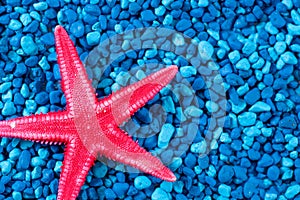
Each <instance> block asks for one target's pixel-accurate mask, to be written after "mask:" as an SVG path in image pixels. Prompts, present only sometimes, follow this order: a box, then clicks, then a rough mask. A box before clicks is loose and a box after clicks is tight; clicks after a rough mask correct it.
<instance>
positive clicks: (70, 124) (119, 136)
mask: <svg viewBox="0 0 300 200" xmlns="http://www.w3.org/2000/svg"><path fill="white" fill-rule="evenodd" d="M55 43H56V52H57V60H58V64H59V66H60V73H61V79H62V80H61V85H62V90H63V92H64V94H65V97H66V101H67V106H66V109H65V110H64V111H60V112H50V113H47V114H39V115H32V116H26V117H20V118H16V119H11V120H6V121H1V122H0V137H10V138H20V139H24V140H31V141H36V142H42V143H49V144H52V143H54V144H56V143H64V144H66V148H65V153H64V161H63V166H62V170H61V174H60V180H59V186H58V195H57V199H68V200H69V199H76V197H77V196H78V194H79V192H80V189H81V186H82V185H83V184H84V181H85V178H86V176H87V173H88V171H89V169H90V168H91V167H92V165H93V163H94V161H95V160H96V158H97V156H104V157H107V158H109V159H111V160H114V161H117V162H120V163H124V164H126V165H130V166H132V167H135V168H137V169H139V170H141V171H143V172H146V173H149V174H151V175H153V176H156V177H158V178H161V179H163V180H167V181H175V180H176V177H175V176H174V174H173V173H172V172H171V170H169V169H168V168H167V167H166V166H164V165H163V163H162V162H161V161H160V160H159V159H158V158H156V157H154V156H152V155H151V154H150V153H149V152H147V151H146V150H145V149H143V148H141V147H140V146H139V145H138V143H137V142H135V141H133V140H132V138H131V137H130V136H128V134H127V133H126V132H124V131H123V130H121V129H120V128H119V127H118V126H119V125H121V124H122V123H124V122H126V121H127V120H128V119H129V118H130V117H131V116H132V115H133V114H134V113H135V112H136V111H137V110H138V109H140V108H141V107H142V106H144V105H145V104H146V103H147V102H148V101H149V100H150V99H152V98H153V97H154V96H155V95H156V94H157V92H159V91H160V90H161V89H162V88H163V87H164V86H166V85H167V84H168V83H169V82H170V81H171V80H172V78H173V77H174V76H175V75H176V73H177V71H178V69H177V67H176V66H170V67H168V68H164V69H162V70H159V71H157V72H155V73H153V74H151V75H149V76H148V77H146V78H144V79H143V80H141V81H139V82H136V83H134V84H132V85H129V86H127V87H124V88H122V89H120V90H119V91H117V92H115V93H112V94H111V95H109V96H107V97H105V98H103V99H101V100H98V99H97V98H96V95H95V93H94V91H95V90H94V89H93V88H92V85H91V82H90V80H89V79H88V76H87V74H86V71H85V68H84V65H83V64H82V62H81V61H80V59H79V56H78V54H77V51H76V49H75V47H74V44H73V42H72V41H71V39H70V38H69V36H68V35H67V33H66V31H65V30H64V29H63V28H62V27H61V26H57V27H56V28H55Z"/></svg>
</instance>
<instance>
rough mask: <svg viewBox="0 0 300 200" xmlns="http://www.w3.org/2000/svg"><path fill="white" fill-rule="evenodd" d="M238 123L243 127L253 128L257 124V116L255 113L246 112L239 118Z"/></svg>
mask: <svg viewBox="0 0 300 200" xmlns="http://www.w3.org/2000/svg"><path fill="white" fill-rule="evenodd" d="M238 121H239V123H240V125H242V126H252V125H254V124H255V122H256V114H255V113H253V112H244V113H242V114H240V115H239V116H238Z"/></svg>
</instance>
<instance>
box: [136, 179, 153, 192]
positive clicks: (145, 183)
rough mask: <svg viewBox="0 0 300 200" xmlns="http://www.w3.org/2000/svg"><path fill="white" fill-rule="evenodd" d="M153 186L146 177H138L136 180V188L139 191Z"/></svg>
mask: <svg viewBox="0 0 300 200" xmlns="http://www.w3.org/2000/svg"><path fill="white" fill-rule="evenodd" d="M150 186H151V181H150V179H149V178H147V177H146V176H137V177H136V178H135V179H134V187H135V188H136V189H138V190H143V189H146V188H148V187H150Z"/></svg>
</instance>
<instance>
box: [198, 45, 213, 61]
mask: <svg viewBox="0 0 300 200" xmlns="http://www.w3.org/2000/svg"><path fill="white" fill-rule="evenodd" d="M198 50H199V53H200V57H201V61H203V62H206V61H208V60H209V59H211V57H212V55H213V53H214V47H213V46H212V45H211V44H210V43H209V42H207V41H201V42H199V45H198Z"/></svg>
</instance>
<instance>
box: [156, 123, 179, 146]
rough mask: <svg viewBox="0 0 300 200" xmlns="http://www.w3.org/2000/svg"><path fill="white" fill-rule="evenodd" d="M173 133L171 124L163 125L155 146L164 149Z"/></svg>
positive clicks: (173, 129)
mask: <svg viewBox="0 0 300 200" xmlns="http://www.w3.org/2000/svg"><path fill="white" fill-rule="evenodd" d="M174 132H175V128H174V126H173V125H172V124H169V123H167V124H164V125H163V126H162V129H161V131H160V133H159V135H158V142H157V146H158V147H159V148H166V147H167V146H168V144H169V141H170V139H171V137H172V136H173V133H174Z"/></svg>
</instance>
